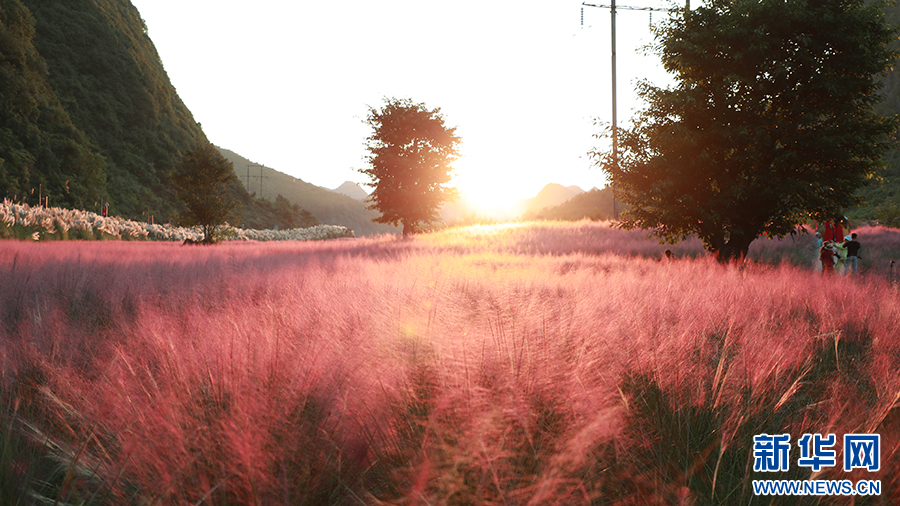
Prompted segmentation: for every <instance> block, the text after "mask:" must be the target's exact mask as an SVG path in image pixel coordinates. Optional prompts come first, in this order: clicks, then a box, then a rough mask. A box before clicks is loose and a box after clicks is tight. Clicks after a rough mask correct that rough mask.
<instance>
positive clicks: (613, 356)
mask: <svg viewBox="0 0 900 506" xmlns="http://www.w3.org/2000/svg"><path fill="white" fill-rule="evenodd" d="M878 234H882V235H884V236H887V235H890V234H896V232H895V231H891V230H889V229H871V230H868V231H867V232H866V233H865V235H864V236H865V237H868V238H869V241H868V242H867V243H866V244H869V245H870V246H869V248H870V252H871V253H872V255H873V257H874V255H877V254H880V253H878V250H876V246H875V244H877V243H878V241H880V239H878V240H876V238H877V237H879V235H878ZM861 236H863V234H862V233H861ZM883 242H884V243H885V244H891V242H890V241H889V240H888V239H885V240H884V241H883ZM773 244H774V243H773ZM767 246H768V245H767ZM664 248H665V247H664V246H660V245H658V244H655V243H652V242H647V241H645V240H643V238H642V236H640V235H639V234H634V233H630V232H624V231H620V230H615V229H611V228H609V227H608V226H606V225H604V224H589V223H578V224H568V225H563V224H521V225H507V226H494V227H470V228H466V229H454V230H448V231H445V232H440V233H435V234H431V235H426V236H421V237H415V238H411V239H401V238H395V237H387V236H386V237H378V238H368V239H353V240H346V241H336V242H335V241H332V242H302V243H297V242H281V243H229V244H223V245H220V246H219V247H216V248H185V247H181V246H179V245H176V244H171V243H133V242H79V243H64V242H49V243H28V242H19V241H14V242H5V243H2V245H0V279H3V280H4V282H3V283H2V284H0V334H2V336H0V406H7V408H6V409H5V410H3V411H0V427H3V430H4V431H5V432H4V434H3V438H0V440H2V441H4V443H3V444H4V446H3V447H0V484H3V483H10V482H15V483H23V484H22V485H21V486H20V487H19V488H17V489H15V490H13V492H11V493H9V499H7V498H6V497H4V500H7V501H8V502H9V503H12V504H16V503H20V504H30V503H36V502H38V501H35V500H33V498H34V497H37V496H38V495H39V496H40V497H43V498H47V499H49V500H50V502H51V503H52V502H53V501H57V500H58V501H60V502H61V503H62V502H65V503H70V504H78V503H91V504H123V503H159V504H223V505H224V504H275V505H278V504H310V505H313V504H747V503H748V502H751V500H752V501H759V500H760V498H755V497H753V496H752V488H751V487H750V486H749V484H750V481H751V480H752V479H755V478H758V475H759V474H760V473H754V472H752V464H753V463H752V454H751V447H752V444H753V439H752V438H753V435H755V434H758V433H763V432H765V433H769V434H773V433H779V434H780V433H789V434H792V435H793V436H794V440H796V438H799V437H800V436H801V435H802V434H804V433H807V432H822V433H836V434H838V435H839V437H840V435H842V434H844V433H862V432H872V433H879V434H881V436H882V442H881V446H882V449H881V455H882V458H883V462H882V469H881V470H880V471H878V472H875V473H867V472H854V473H843V471H842V470H841V469H839V468H832V469H826V470H823V471H821V472H819V473H817V475H816V477H817V478H819V479H826V478H828V479H830V478H834V479H843V478H848V477H849V478H854V479H855V478H858V477H866V478H870V479H880V480H882V483H883V491H882V494H883V497H884V498H886V499H887V500H888V502H890V500H891V498H893V497H897V496H898V495H900V481H898V478H897V476H898V475H900V473H898V471H900V465H898V461H897V460H896V458H895V457H894V456H895V455H896V452H897V451H898V450H900V418H898V415H897V411H896V409H895V406H896V403H897V402H898V399H900V372H898V371H900V358H898V357H900V341H898V338H897V332H896V321H897V320H898V317H900V296H898V293H897V291H896V290H895V289H894V288H893V287H892V286H891V285H890V283H888V282H887V279H885V278H884V276H881V275H880V274H879V273H878V272H877V271H875V270H874V269H870V270H869V274H866V275H863V276H860V277H857V278H846V277H840V276H833V277H823V276H822V275H821V274H819V273H816V272H815V271H814V270H813V269H811V268H810V267H807V266H805V265H804V266H801V267H798V266H794V265H791V264H790V263H787V262H781V263H777V264H771V263H769V264H766V263H758V262H750V263H748V264H747V265H745V266H743V267H741V268H738V267H733V266H732V267H729V266H722V265H718V264H717V263H716V262H714V261H710V260H709V259H707V258H704V257H702V255H700V252H699V249H697V250H694V249H693V248H695V245H693V244H691V243H689V244H686V245H683V246H682V248H677V249H676V257H677V258H676V260H674V261H662V260H660V257H661V256H662V250H663V249H664ZM691 255H695V256H696V258H695V257H693V256H691ZM777 256H778V257H779V258H784V257H785V256H788V255H786V254H779V255H777ZM9 407H12V408H9ZM6 448H9V449H10V450H5V449H6ZM48 462H53V463H54V465H52V466H51V465H47V463H48ZM748 463H749V464H748ZM748 466H749V467H748ZM23 469H24V470H25V472H24V473H23V471H22V470H23ZM22 476H24V477H25V479H24V481H22V480H21V479H20V477H22ZM809 476H810V473H809V471H808V470H804V469H800V468H797V467H796V466H792V468H791V470H790V471H789V472H788V473H787V474H786V478H785V479H788V478H794V477H796V478H799V479H806V478H808V477H809ZM4 480H5V481H4ZM4 493H6V492H4ZM833 499H834V501H833V502H830V501H831V499H829V498H822V499H821V503H822V504H842V502H841V501H839V500H838V499H840V498H833ZM766 500H767V501H770V502H771V503H778V498H766ZM754 503H755V502H754ZM785 503H787V502H785Z"/></svg>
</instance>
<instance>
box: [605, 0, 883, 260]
mask: <svg viewBox="0 0 900 506" xmlns="http://www.w3.org/2000/svg"><path fill="white" fill-rule="evenodd" d="M892 37H893V32H892V30H891V29H890V28H889V27H888V26H887V24H886V23H885V21H884V16H883V11H882V9H881V7H879V6H871V5H868V4H867V3H866V2H864V1H863V0H789V1H783V0H737V1H731V0H712V1H710V2H706V3H704V5H703V6H702V7H700V8H698V9H696V10H694V11H691V12H688V13H679V14H678V15H675V16H673V17H672V18H671V19H670V20H669V21H668V22H667V23H666V24H665V25H664V26H663V27H662V28H660V29H659V30H658V32H657V39H656V45H655V49H656V51H657V52H658V53H659V54H660V56H661V58H662V62H663V65H664V66H665V68H666V70H667V71H668V72H670V73H672V74H673V75H674V77H675V81H676V84H675V85H674V86H672V87H669V88H665V89H663V88H659V87H655V86H652V85H650V84H647V83H643V84H642V85H641V87H640V95H641V97H642V98H643V99H644V100H645V101H646V102H647V104H648V106H647V107H646V108H645V109H644V110H643V111H641V112H640V114H639V115H638V117H637V119H636V120H635V122H634V124H633V126H632V127H631V128H628V129H620V130H619V143H620V146H621V148H622V152H621V154H620V157H619V162H618V164H615V163H613V159H612V156H611V154H610V153H602V152H599V151H595V152H593V153H592V155H593V156H594V157H595V161H596V163H597V164H598V165H600V166H601V168H602V169H603V170H604V171H606V172H607V173H608V175H609V176H610V178H611V180H612V181H613V182H614V183H615V184H616V186H617V189H618V198H620V199H621V200H622V201H623V202H624V203H625V204H626V205H627V206H628V209H627V211H626V212H625V213H624V214H623V220H622V222H621V225H622V226H623V227H626V228H643V229H648V230H651V233H652V234H653V235H655V236H657V237H659V238H661V239H663V240H666V241H669V242H675V241H677V240H680V239H684V238H687V237H688V236H690V235H693V234H696V235H697V236H698V237H699V238H700V239H701V240H702V241H703V243H704V245H705V247H706V249H707V250H708V251H710V252H712V253H713V254H715V255H716V256H717V257H718V258H719V259H720V260H723V261H728V260H732V259H737V258H742V257H743V256H745V255H746V253H747V250H748V248H749V245H750V243H751V242H752V241H753V240H754V239H755V238H756V237H758V236H759V235H760V234H762V233H768V234H771V235H773V236H779V237H780V236H784V235H785V234H787V233H789V232H790V231H791V230H792V229H794V228H795V227H796V226H797V225H798V224H800V223H803V222H804V221H805V220H808V219H809V218H818V219H826V220H827V219H834V218H836V217H839V216H841V215H842V212H843V209H844V208H846V207H848V206H851V205H853V204H854V203H855V198H854V192H855V191H856V190H857V189H858V188H860V187H861V186H862V185H864V184H865V182H866V180H867V178H868V177H870V176H871V175H872V174H873V173H874V172H875V171H876V169H877V168H878V167H879V163H880V157H881V154H882V152H883V150H884V149H885V148H886V147H889V146H891V145H892V144H893V134H894V132H895V130H896V128H897V119H896V118H895V117H890V118H885V117H882V116H879V115H878V114H876V113H875V112H874V109H873V108H874V106H875V105H876V103H877V102H878V99H879V97H878V95H877V91H878V81H877V80H876V77H877V76H878V75H880V74H883V73H885V72H886V71H887V70H889V69H890V66H891V65H892V63H893V61H894V59H895V57H896V54H895V53H894V52H893V51H892V50H890V49H889V48H888V46H887V44H888V42H889V41H891V40H892Z"/></svg>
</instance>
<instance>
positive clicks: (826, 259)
mask: <svg viewBox="0 0 900 506" xmlns="http://www.w3.org/2000/svg"><path fill="white" fill-rule="evenodd" d="M834 258H835V255H834V246H832V242H831V241H825V243H824V244H822V249H821V251H820V253H819V259H820V260H821V262H822V274H825V275H828V274H833V273H834Z"/></svg>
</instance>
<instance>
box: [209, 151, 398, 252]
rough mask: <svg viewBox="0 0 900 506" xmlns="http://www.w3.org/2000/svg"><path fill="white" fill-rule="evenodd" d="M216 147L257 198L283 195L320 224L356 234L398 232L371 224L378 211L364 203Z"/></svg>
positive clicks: (391, 227) (395, 229)
mask: <svg viewBox="0 0 900 506" xmlns="http://www.w3.org/2000/svg"><path fill="white" fill-rule="evenodd" d="M219 150H220V151H221V152H222V154H223V155H224V156H225V158H226V159H228V160H229V161H230V162H231V163H232V164H233V165H234V170H235V173H236V174H237V176H238V178H239V179H240V180H241V181H244V184H245V185H249V186H248V191H250V192H252V193H253V194H255V195H256V196H257V197H263V198H266V199H269V200H275V199H277V198H278V196H283V197H285V198H287V199H288V200H290V201H291V202H294V203H296V204H298V205H300V207H302V208H303V209H306V210H308V211H309V212H311V213H312V214H313V215H314V216H316V217H317V218H318V219H319V221H321V222H322V223H326V224H329V225H342V226H344V227H347V228H349V229H351V230H353V232H354V233H356V235H357V236H361V235H373V234H386V233H398V229H397V227H393V226H390V225H383V224H380V223H373V222H372V218H375V217H376V216H378V213H376V212H375V211H370V210H368V209H366V204H365V203H363V202H360V201H359V200H356V199H352V198H350V197H348V196H346V195H341V194H339V193H337V192H334V191H332V190H329V189H327V188H322V187H319V186H316V185H314V184H310V183H307V182H306V181H303V180H302V179H297V178H295V177H293V176H289V175H288V174H285V173H283V172H279V171H277V170H275V169H271V168H269V167H264V166H261V165H260V164H257V163H254V162H252V161H250V160H248V159H246V158H244V157H242V156H240V155H239V154H237V153H235V152H233V151H229V150H227V149H222V148H219ZM248 166H249V167H250V171H249V180H248V179H247V176H248V171H247V168H248ZM260 177H262V179H260Z"/></svg>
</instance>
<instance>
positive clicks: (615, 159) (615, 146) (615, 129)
mask: <svg viewBox="0 0 900 506" xmlns="http://www.w3.org/2000/svg"><path fill="white" fill-rule="evenodd" d="M581 6H582V7H581V23H582V25H583V24H584V8H585V7H600V8H603V9H609V14H610V23H611V25H612V30H611V32H612V163H613V170H614V171H615V170H618V169H619V122H618V118H617V117H616V103H617V100H616V8H617V7H616V0H610V4H609V5H598V4H589V3H587V2H584V3H582V4H581ZM618 8H619V9H625V10H629V11H651V12H653V11H665V12H669V11H673V10H676V9H665V8H661V7H629V6H624V5H620V6H618ZM684 8H685V14H687V11H689V10H691V0H685V7H684ZM613 219H615V220H618V219H619V204H618V201H617V199H616V183H615V181H613Z"/></svg>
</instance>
